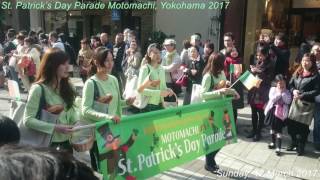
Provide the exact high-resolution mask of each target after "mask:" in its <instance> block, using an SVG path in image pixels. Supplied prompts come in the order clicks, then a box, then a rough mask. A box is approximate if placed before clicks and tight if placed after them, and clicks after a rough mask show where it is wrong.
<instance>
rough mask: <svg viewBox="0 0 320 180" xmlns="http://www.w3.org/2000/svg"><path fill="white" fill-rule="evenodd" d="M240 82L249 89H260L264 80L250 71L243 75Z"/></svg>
mask: <svg viewBox="0 0 320 180" xmlns="http://www.w3.org/2000/svg"><path fill="white" fill-rule="evenodd" d="M239 80H240V81H241V82H242V84H243V85H244V86H245V87H246V88H247V89H248V90H250V89H252V88H253V87H259V86H260V84H261V82H262V80H261V79H260V78H258V77H256V76H254V75H253V74H251V73H250V72H249V71H246V72H245V73H243V74H242V75H241V76H240V77H239Z"/></svg>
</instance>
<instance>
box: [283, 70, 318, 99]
mask: <svg viewBox="0 0 320 180" xmlns="http://www.w3.org/2000/svg"><path fill="white" fill-rule="evenodd" d="M319 82H320V77H319V73H316V74H313V75H310V76H306V77H302V76H297V75H294V76H293V77H292V78H291V80H290V82H289V89H290V91H291V93H292V92H293V90H299V91H300V93H301V96H302V98H301V100H304V101H307V102H314V98H315V97H316V96H317V95H318V94H319V88H320V86H319Z"/></svg>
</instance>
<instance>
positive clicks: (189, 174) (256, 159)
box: [0, 89, 320, 180]
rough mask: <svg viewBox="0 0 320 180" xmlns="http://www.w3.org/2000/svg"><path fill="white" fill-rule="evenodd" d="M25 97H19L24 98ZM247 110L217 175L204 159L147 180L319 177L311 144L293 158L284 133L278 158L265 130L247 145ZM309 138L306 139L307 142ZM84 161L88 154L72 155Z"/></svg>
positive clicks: (1, 109) (2, 99) (1, 94)
mask: <svg viewBox="0 0 320 180" xmlns="http://www.w3.org/2000/svg"><path fill="white" fill-rule="evenodd" d="M26 97H27V94H23V98H26ZM8 99H9V98H8V94H7V91H5V90H3V89H2V90H0V113H2V114H4V115H8V114H9V107H10V104H9V101H8ZM250 120H251V119H250V109H249V107H246V108H244V109H242V110H241V111H239V122H238V130H239V132H238V136H239V140H238V143H236V144H232V145H228V146H225V147H224V148H222V150H221V151H220V152H219V153H218V155H217V162H218V164H219V166H220V168H221V171H219V174H218V175H213V174H211V173H209V172H207V171H205V170H204V168H203V167H204V157H200V158H198V159H196V160H194V161H192V162H189V163H187V164H184V165H182V166H179V167H176V168H173V169H171V170H169V171H166V172H164V173H162V174H159V175H157V176H155V177H153V178H150V179H151V180H160V179H162V180H166V179H196V180H199V179H278V180H280V179H312V180H316V179H319V178H320V161H319V157H320V152H315V151H314V149H313V146H312V144H311V143H308V144H307V146H306V154H305V156H296V154H295V153H294V152H287V151H285V147H286V146H287V144H288V142H289V137H288V135H287V133H286V132H285V133H284V140H283V147H282V152H283V155H282V156H281V157H278V156H276V155H275V152H274V151H272V150H269V149H268V148H267V144H268V142H269V135H268V132H269V130H268V129H264V130H263V134H262V136H263V138H262V140H261V141H260V142H256V143H254V142H251V139H247V138H245V136H246V134H247V133H248V131H249V130H250V123H251V122H250ZM311 135H312V133H311V134H310V136H309V140H310V141H311V140H312V139H311ZM76 156H77V157H78V158H80V159H82V160H83V161H86V162H88V161H89V157H88V153H79V154H77V155H76Z"/></svg>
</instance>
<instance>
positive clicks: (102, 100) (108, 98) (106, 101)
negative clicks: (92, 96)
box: [98, 94, 112, 104]
mask: <svg viewBox="0 0 320 180" xmlns="http://www.w3.org/2000/svg"><path fill="white" fill-rule="evenodd" d="M111 101H112V95H111V94H107V95H106V96H101V97H99V99H98V102H100V103H104V104H109V103H110V102H111Z"/></svg>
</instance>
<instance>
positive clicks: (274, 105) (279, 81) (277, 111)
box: [264, 74, 292, 156]
mask: <svg viewBox="0 0 320 180" xmlns="http://www.w3.org/2000/svg"><path fill="white" fill-rule="evenodd" d="M275 85H276V86H275V87H271V89H270V92H269V101H268V103H267V106H266V108H265V110H264V114H265V115H266V119H267V120H268V121H270V122H271V130H270V134H271V140H272V141H271V143H270V144H269V146H268V147H269V149H274V148H276V154H277V155H278V156H279V155H280V153H281V152H280V150H281V139H282V128H283V127H284V126H285V124H286V120H287V117H288V113H289V105H290V103H291V100H292V99H291V93H290V91H289V90H287V88H286V79H285V78H284V77H283V75H281V74H278V75H277V76H276V77H275Z"/></svg>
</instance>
